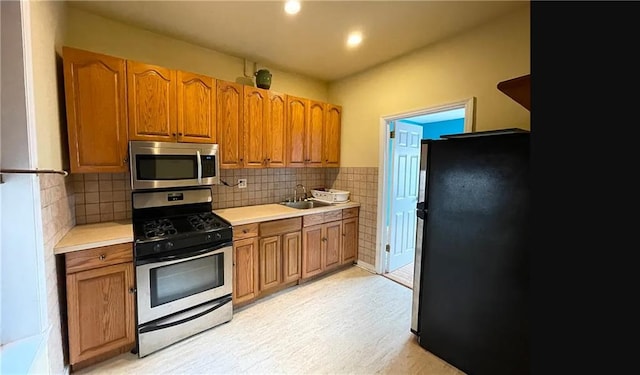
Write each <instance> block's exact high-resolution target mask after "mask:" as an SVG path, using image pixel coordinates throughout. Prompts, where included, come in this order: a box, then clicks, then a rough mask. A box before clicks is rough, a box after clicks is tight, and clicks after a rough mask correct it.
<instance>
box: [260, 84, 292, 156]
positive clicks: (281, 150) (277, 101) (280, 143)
mask: <svg viewBox="0 0 640 375" xmlns="http://www.w3.org/2000/svg"><path fill="white" fill-rule="evenodd" d="M265 141H266V142H267V145H268V146H266V147H265V149H266V150H267V167H284V166H286V163H287V161H286V158H287V95H285V94H280V93H277V92H273V91H269V127H268V129H267V134H266V137H265Z"/></svg>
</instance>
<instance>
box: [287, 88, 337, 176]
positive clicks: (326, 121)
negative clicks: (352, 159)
mask: <svg viewBox="0 0 640 375" xmlns="http://www.w3.org/2000/svg"><path fill="white" fill-rule="evenodd" d="M287 98H288V100H287V116H288V118H287V142H288V144H287V166H289V167H325V166H329V167H337V166H339V162H340V160H339V158H340V154H339V148H340V145H339V143H340V120H341V118H340V114H341V107H339V106H335V105H329V104H327V103H323V102H320V101H316V100H310V99H305V98H300V97H295V96H291V95H289V96H288V97H287ZM336 133H337V137H336V136H334V135H335V134H336Z"/></svg>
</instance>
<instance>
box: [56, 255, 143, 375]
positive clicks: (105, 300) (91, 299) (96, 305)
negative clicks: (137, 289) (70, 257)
mask: <svg viewBox="0 0 640 375" xmlns="http://www.w3.org/2000/svg"><path fill="white" fill-rule="evenodd" d="M133 283H134V282H133V263H132V262H129V263H121V264H116V265H112V266H106V267H100V268H95V269H92V270H88V271H82V272H76V273H71V274H68V275H67V311H68V326H69V327H68V329H69V361H70V362H71V364H75V363H78V362H80V361H83V360H86V359H89V358H93V357H96V356H98V355H101V354H104V353H107V352H109V351H112V350H115V349H118V348H122V347H123V346H127V345H131V346H133V344H134V343H135V339H136V338H135V317H134V294H133V287H134V284H133Z"/></svg>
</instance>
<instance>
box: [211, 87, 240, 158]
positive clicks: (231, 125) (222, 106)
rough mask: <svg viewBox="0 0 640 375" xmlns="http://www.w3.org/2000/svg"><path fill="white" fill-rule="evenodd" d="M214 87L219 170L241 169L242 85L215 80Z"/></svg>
mask: <svg viewBox="0 0 640 375" xmlns="http://www.w3.org/2000/svg"><path fill="white" fill-rule="evenodd" d="M216 87H217V95H218V98H217V101H218V103H217V106H216V116H217V119H218V120H217V122H216V126H217V128H218V135H217V140H218V141H217V142H218V145H219V150H218V151H219V158H220V168H224V169H231V168H242V167H243V166H244V163H243V159H244V151H243V150H244V148H243V147H244V143H243V139H242V138H243V136H244V133H243V130H242V112H243V106H242V85H241V84H239V83H235V82H227V81H221V80H217V81H216Z"/></svg>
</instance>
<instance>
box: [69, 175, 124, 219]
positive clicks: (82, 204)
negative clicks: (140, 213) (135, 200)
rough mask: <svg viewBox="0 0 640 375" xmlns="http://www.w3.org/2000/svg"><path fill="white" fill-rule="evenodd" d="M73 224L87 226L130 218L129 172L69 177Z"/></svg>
mask: <svg viewBox="0 0 640 375" xmlns="http://www.w3.org/2000/svg"><path fill="white" fill-rule="evenodd" d="M72 177H73V189H74V191H75V197H76V200H75V202H76V223H78V224H90V223H101V222H104V221H113V220H125V219H130V218H131V179H130V178H129V173H77V174H72Z"/></svg>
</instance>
